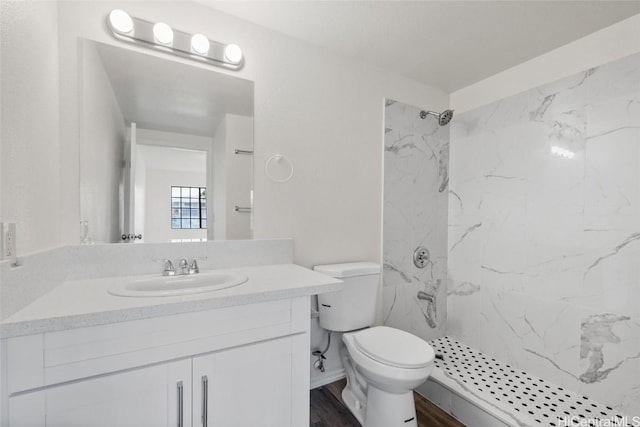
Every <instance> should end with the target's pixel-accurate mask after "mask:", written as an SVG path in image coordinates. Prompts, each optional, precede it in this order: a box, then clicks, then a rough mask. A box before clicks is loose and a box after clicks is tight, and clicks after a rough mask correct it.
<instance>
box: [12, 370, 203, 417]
mask: <svg viewBox="0 0 640 427" xmlns="http://www.w3.org/2000/svg"><path fill="white" fill-rule="evenodd" d="M180 402H182V406H181V407H180V408H179V403H180ZM180 416H182V419H180V418H179V417H180ZM180 423H181V424H180ZM9 425H10V426H11V427H23V426H24V427H31V426H34V427H35V426H38V427H40V426H46V427H76V426H77V427H94V426H95V427H114V426H118V427H120V426H122V427H125V426H131V427H134V426H135V427H142V426H145V427H147V426H148V427H159V426H167V427H176V426H184V427H188V426H191V360H190V359H188V360H182V361H178V362H171V363H166V364H161V365H156V366H152V367H148V368H142V369H135V370H131V371H127V372H122V373H118V374H113V375H106V376H103V377H97V378H92V379H87V380H82V381H78V382H75V383H70V384H66V385H60V386H54V387H50V388H47V389H43V390H40V391H35V392H31V393H25V394H22V395H18V396H13V397H11V398H10V399H9Z"/></svg>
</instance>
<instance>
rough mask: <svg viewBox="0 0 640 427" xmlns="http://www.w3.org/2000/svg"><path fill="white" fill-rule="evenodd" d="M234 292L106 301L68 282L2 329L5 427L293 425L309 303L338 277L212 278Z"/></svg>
mask: <svg viewBox="0 0 640 427" xmlns="http://www.w3.org/2000/svg"><path fill="white" fill-rule="evenodd" d="M221 271H223V272H226V273H230V274H237V275H244V276H246V277H247V281H246V282H245V283H242V284H241V285H238V286H234V287H230V288H226V289H221V290H218V291H213V292H205V293H200V294H194V295H187V296H179V297H175V296H171V297H122V296H116V295H112V294H110V293H109V292H108V291H109V289H111V288H113V286H114V283H115V284H117V283H118V282H119V283H123V282H126V281H127V280H133V279H134V278H133V277H119V278H98V279H86V280H74V281H68V282H64V283H62V284H60V285H59V286H57V287H56V288H55V289H53V290H52V291H50V292H48V293H46V294H44V295H43V296H41V297H40V298H39V299H37V300H36V301H34V302H33V303H31V304H30V305H28V306H26V307H25V308H23V309H22V310H21V311H19V312H17V313H15V314H14V315H13V316H11V317H9V318H8V319H6V320H5V321H3V322H2V325H1V328H2V329H1V330H0V331H1V332H2V384H3V390H2V395H3V399H2V408H3V409H2V412H3V414H2V417H3V425H8V426H11V427H13V426H65V427H71V426H83V427H85V426H105V427H106V426H110V427H112V426H149V427H158V426H180V427H186V426H210V427H213V426H222V427H230V426H254V425H255V426H257V425H259V426H274V427H284V426H302V425H307V424H308V420H309V412H308V411H309V348H310V344H309V325H310V304H309V300H310V298H309V297H310V295H314V294H318V293H324V292H331V291H335V290H338V289H340V288H341V286H342V284H341V282H340V281H339V280H335V279H332V278H330V277H327V276H323V275H321V274H318V273H315V272H312V271H310V270H308V269H305V268H302V267H299V266H296V265H293V264H285V265H266V266H254V267H247V268H236V269H225V270H221Z"/></svg>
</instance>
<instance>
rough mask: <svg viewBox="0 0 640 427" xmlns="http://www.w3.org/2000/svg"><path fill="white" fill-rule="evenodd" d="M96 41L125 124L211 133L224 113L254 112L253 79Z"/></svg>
mask: <svg viewBox="0 0 640 427" xmlns="http://www.w3.org/2000/svg"><path fill="white" fill-rule="evenodd" d="M91 43H93V42H91ZM94 44H95V47H96V49H97V51H98V54H99V55H100V58H101V60H102V65H103V66H104V69H105V72H106V74H107V76H108V78H109V80H110V82H111V87H112V88H113V92H114V94H115V97H116V100H117V102H118V105H119V107H120V111H121V112H122V115H123V116H124V118H125V121H126V122H127V123H131V122H135V123H136V124H137V125H138V127H140V128H146V129H155V130H160V131H166V132H177V133H186V134H191V135H200V136H208V137H211V136H213V135H214V132H215V129H216V127H217V126H218V123H219V122H220V120H221V119H222V118H223V117H224V115H225V114H237V115H241V116H253V82H251V81H248V80H244V79H240V78H238V77H233V76H229V75H226V74H222V73H212V72H211V69H210V68H199V67H193V66H189V65H185V64H183V63H180V62H176V61H171V60H167V59H164V58H158V57H155V56H152V55H146V54H143V53H140V52H135V51H132V50H129V49H122V48H119V47H116V46H110V45H106V44H102V43H94Z"/></svg>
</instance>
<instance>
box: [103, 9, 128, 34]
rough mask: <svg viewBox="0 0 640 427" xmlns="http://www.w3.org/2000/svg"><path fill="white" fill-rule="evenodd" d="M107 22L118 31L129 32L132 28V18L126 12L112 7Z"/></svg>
mask: <svg viewBox="0 0 640 427" xmlns="http://www.w3.org/2000/svg"><path fill="white" fill-rule="evenodd" d="M109 23H110V24H111V26H112V27H113V29H114V30H116V31H118V32H120V33H125V34H126V33H130V32H131V30H133V20H132V19H131V17H130V16H129V14H128V13H127V12H125V11H124V10H120V9H114V10H112V11H111V13H110V14H109Z"/></svg>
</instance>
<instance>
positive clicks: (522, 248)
mask: <svg viewBox="0 0 640 427" xmlns="http://www.w3.org/2000/svg"><path fill="white" fill-rule="evenodd" d="M554 146H556V147H560V148H562V149H564V150H567V151H566V152H573V153H574V157H573V158H566V157H562V156H555V155H553V154H552V153H551V150H552V148H553V147H554ZM447 295H448V297H447V301H448V323H447V329H448V331H447V332H448V334H449V335H452V336H454V337H455V338H457V339H459V340H461V341H462V342H464V343H465V344H468V345H470V346H472V347H475V348H477V349H479V350H481V351H483V352H485V353H488V354H490V355H492V356H494V357H496V358H499V359H501V360H503V361H505V362H507V363H509V364H512V365H514V366H517V367H518V368H520V369H523V370H525V371H529V372H531V373H532V374H534V375H537V376H540V377H542V378H545V379H548V380H551V381H553V382H555V383H556V384H559V385H561V386H564V387H567V388H569V389H571V390H574V391H577V392H579V393H582V394H584V395H587V396H589V397H591V398H594V399H595V400H598V401H601V402H604V403H607V404H609V405H612V406H614V407H616V409H618V410H620V411H621V412H623V413H626V414H627V415H631V416H633V415H640V375H639V374H638V373H639V372H640V55H634V56H631V57H627V58H624V59H621V60H619V61H616V62H613V63H609V64H605V65H602V66H600V67H597V68H593V69H590V70H588V71H586V72H584V73H580V74H577V75H574V76H571V77H568V78H565V79H563V80H560V81H558V82H555V83H552V84H548V85H545V86H542V87H538V88H536V89H533V90H530V91H528V92H524V93H522V94H519V95H516V96H513V97H510V98H507V99H504V100H502V101H498V102H495V103H492V104H490V105H486V106H484V107H481V108H478V109H476V110H473V111H470V112H465V113H463V114H459V115H457V116H456V117H454V120H453V121H452V125H451V179H450V188H449V238H448V283H447Z"/></svg>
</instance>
